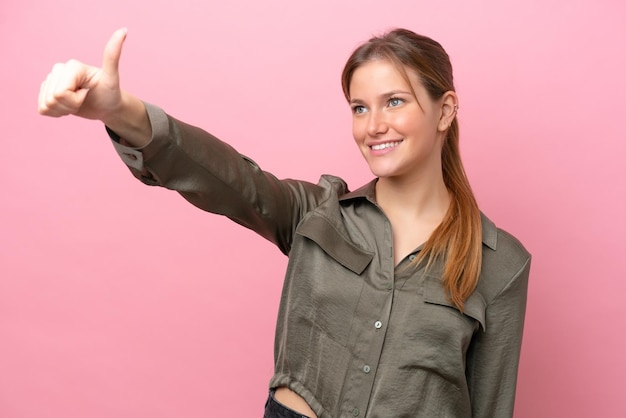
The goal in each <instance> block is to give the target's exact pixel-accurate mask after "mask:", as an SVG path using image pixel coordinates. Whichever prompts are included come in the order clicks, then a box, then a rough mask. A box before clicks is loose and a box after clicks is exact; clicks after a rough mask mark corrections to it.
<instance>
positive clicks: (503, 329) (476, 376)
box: [466, 254, 531, 418]
mask: <svg viewBox="0 0 626 418" xmlns="http://www.w3.org/2000/svg"><path fill="white" fill-rule="evenodd" d="M530 260H531V258H530V255H529V254H527V257H526V258H525V262H523V264H522V266H521V268H519V269H518V271H517V273H516V274H515V275H514V277H513V278H512V279H511V280H510V281H509V282H508V284H507V285H506V286H505V287H504V288H503V289H502V290H501V291H500V293H499V294H497V295H496V296H495V297H494V298H493V299H492V301H491V303H490V304H489V305H488V306H487V310H486V324H487V327H486V329H485V330H484V332H479V333H477V334H476V335H475V336H474V338H473V340H472V343H471V344H470V347H469V349H468V353H467V368H466V375H467V376H466V377H467V382H468V386H469V390H470V397H471V404H472V417H473V418H507V417H512V416H513V408H514V403H515V390H516V382H517V371H518V364H519V357H520V351H521V345H522V333H523V329H524V316H525V313H526V297H527V288H528V276H529V272H530Z"/></svg>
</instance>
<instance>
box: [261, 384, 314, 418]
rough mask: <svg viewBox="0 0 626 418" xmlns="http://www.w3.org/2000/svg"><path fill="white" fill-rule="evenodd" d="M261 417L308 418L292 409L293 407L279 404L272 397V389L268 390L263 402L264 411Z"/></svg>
mask: <svg viewBox="0 0 626 418" xmlns="http://www.w3.org/2000/svg"><path fill="white" fill-rule="evenodd" d="M263 418H309V417H307V416H306V415H302V414H299V413H297V412H296V411H294V410H293V409H289V408H287V407H286V406H285V405H283V404H281V403H280V402H278V401H277V400H276V399H275V398H274V391H273V390H272V391H270V394H269V396H268V397H267V402H265V413H264V414H263Z"/></svg>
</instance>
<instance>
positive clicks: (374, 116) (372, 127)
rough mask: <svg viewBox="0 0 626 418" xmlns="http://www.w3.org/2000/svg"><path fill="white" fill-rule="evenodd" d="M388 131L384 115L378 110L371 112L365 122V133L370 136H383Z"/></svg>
mask: <svg viewBox="0 0 626 418" xmlns="http://www.w3.org/2000/svg"><path fill="white" fill-rule="evenodd" d="M388 129H389V126H388V124H387V120H386V118H385V114H384V113H383V112H382V111H380V110H371V111H370V113H369V119H368V121H367V133H368V134H369V135H370V136H377V135H380V134H384V133H385V132H387V130H388Z"/></svg>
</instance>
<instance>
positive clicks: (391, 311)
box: [39, 29, 530, 418]
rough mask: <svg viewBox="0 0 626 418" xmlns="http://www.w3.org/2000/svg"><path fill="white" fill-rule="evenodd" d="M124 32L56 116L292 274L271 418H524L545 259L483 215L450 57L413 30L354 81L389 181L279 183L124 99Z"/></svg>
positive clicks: (357, 68)
mask: <svg viewBox="0 0 626 418" xmlns="http://www.w3.org/2000/svg"><path fill="white" fill-rule="evenodd" d="M125 36H126V32H125V30H119V31H117V32H115V33H114V34H113V36H112V37H111V39H110V41H109V43H108V44H107V46H106V48H105V53H104V61H103V66H102V68H96V67H91V66H87V65H85V64H83V63H80V62H78V61H74V60H72V61H69V62H67V63H65V64H57V65H55V66H54V67H53V70H52V72H51V74H50V75H49V76H48V78H47V79H46V81H44V83H43V84H42V87H41V92H40V97H39V111H40V113H42V114H44V115H48V116H63V115H68V114H74V115H77V116H81V117H84V118H89V119H97V120H100V121H102V122H104V124H105V125H106V127H107V130H108V132H109V135H110V136H111V138H112V139H113V142H114V145H115V147H116V148H117V150H118V153H119V154H120V156H121V158H122V159H123V160H124V162H125V163H126V164H127V165H128V167H129V168H130V170H131V171H132V173H133V174H134V175H135V176H136V177H137V178H139V179H140V180H141V181H143V182H144V183H147V184H152V185H160V186H163V187H167V188H170V189H173V190H176V191H178V192H179V193H180V194H181V195H182V196H183V197H184V198H185V199H187V200H188V201H189V202H191V203H193V204H194V205H196V206H198V207H200V208H202V209H204V210H206V211H209V212H213V213H218V214H222V215H225V216H228V217H229V218H230V219H232V220H234V221H235V222H237V223H239V224H241V225H243V226H245V227H247V228H250V229H252V230H254V231H256V232H257V233H258V234H260V235H262V236H263V237H265V238H267V239H268V240H270V241H271V242H273V243H275V244H276V245H277V246H278V248H279V249H280V250H281V251H282V252H283V253H285V254H287V255H288V256H289V264H288V268H287V273H286V277H285V282H284V288H283V293H282V299H281V303H280V309H279V315H278V321H277V327H276V340H275V373H274V376H273V377H272V379H271V381H270V384H269V387H270V395H269V398H268V401H267V404H266V408H265V415H264V416H265V418H272V417H320V418H326V417H372V418H373V417H428V418H432V417H510V416H512V414H513V403H514V397H515V384H516V378H517V366H518V359H519V354H520V346H521V339H522V330H523V323H524V313H525V306H526V289H527V281H528V274H529V268H530V255H529V253H528V252H527V251H526V250H525V249H524V247H523V246H522V245H521V244H520V243H519V242H518V241H517V240H516V239H515V238H514V237H512V236H511V235H510V234H508V233H506V232H504V231H503V230H501V229H499V228H496V227H495V226H494V224H493V223H492V222H491V221H490V220H489V219H488V218H486V217H485V216H484V215H482V214H481V212H480V211H479V209H478V206H477V204H476V201H475V199H474V196H473V194H472V191H471V188H470V185H469V182H468V180H467V178H466V175H465V172H464V170H463V166H462V164H461V159H460V154H459V146H458V142H459V129H458V124H457V119H456V117H457V112H458V109H459V106H458V97H457V95H456V93H455V91H454V85H453V80H452V67H451V65H450V60H449V58H448V55H447V54H446V52H445V51H444V50H443V48H442V47H441V45H439V44H438V43H437V42H435V41H433V40H432V39H429V38H427V37H424V36H420V35H417V34H415V33H413V32H411V31H408V30H404V29H396V30H393V31H391V32H389V33H387V34H385V35H383V36H381V37H375V38H372V39H370V40H369V41H368V42H366V43H364V44H363V45H361V46H360V47H359V48H357V49H356V50H355V51H354V53H353V54H352V55H351V56H350V58H349V59H348V61H347V63H346V66H345V68H344V71H343V74H342V86H343V91H344V94H345V96H346V99H347V100H348V102H349V104H350V107H351V109H352V113H353V128H352V130H353V136H354V140H355V142H356V144H357V147H358V148H359V150H360V151H361V153H362V154H363V157H364V159H365V161H366V162H367V164H368V165H369V167H370V169H371V171H372V173H373V175H374V179H373V180H372V181H371V182H370V183H368V184H366V185H364V186H363V187H361V188H359V189H356V190H354V191H349V190H348V187H347V185H346V184H345V182H344V181H343V180H341V179H340V178H337V177H332V176H322V178H321V179H320V181H319V183H318V184H311V183H307V182H302V181H295V180H278V179H277V178H276V177H274V176H273V175H271V174H270V173H268V172H265V171H263V170H261V169H260V168H259V167H258V166H257V165H256V164H255V163H254V162H253V161H252V160H250V159H248V158H246V157H244V156H242V155H240V154H239V153H237V151H235V150H234V149H233V148H231V147H230V146H229V145H227V144H226V143H224V142H222V141H220V140H218V139H217V138H215V137H214V136H212V135H210V134H208V133H206V132H205V131H203V130H201V129H199V128H196V127H193V126H190V125H187V124H185V123H183V122H181V121H178V120H176V119H174V118H173V117H171V116H169V115H167V114H166V113H165V112H164V111H163V110H161V109H160V108H158V107H155V106H153V105H150V104H146V103H143V102H142V101H140V100H139V99H137V98H135V97H134V96H132V95H130V94H129V93H127V92H126V91H124V90H121V89H120V86H119V76H118V63H119V58H120V55H121V50H122V44H123V42H124V38H125Z"/></svg>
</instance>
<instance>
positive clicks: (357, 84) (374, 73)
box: [350, 59, 423, 97]
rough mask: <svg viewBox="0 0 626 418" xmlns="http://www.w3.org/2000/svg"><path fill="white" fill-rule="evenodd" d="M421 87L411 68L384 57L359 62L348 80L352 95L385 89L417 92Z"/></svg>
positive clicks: (382, 91)
mask: <svg viewBox="0 0 626 418" xmlns="http://www.w3.org/2000/svg"><path fill="white" fill-rule="evenodd" d="M422 88H423V87H422V82H421V80H420V78H419V76H418V74H417V73H416V72H415V71H414V70H413V69H411V68H408V67H406V66H398V65H397V64H395V63H393V62H391V61H389V60H386V59H377V60H372V61H367V62H366V63H364V64H361V65H360V66H359V67H357V68H356V69H355V70H354V72H353V74H352V78H351V80H350V96H352V97H355V96H357V95H360V94H369V93H379V94H384V93H385V92H386V91H387V90H405V91H407V92H409V93H414V94H418V91H419V90H420V89H422Z"/></svg>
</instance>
